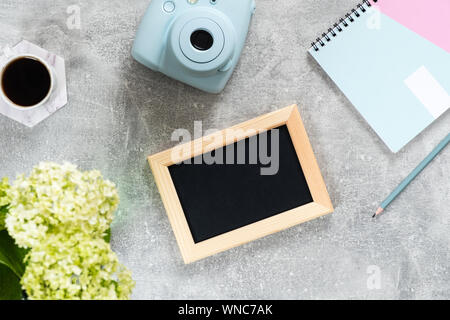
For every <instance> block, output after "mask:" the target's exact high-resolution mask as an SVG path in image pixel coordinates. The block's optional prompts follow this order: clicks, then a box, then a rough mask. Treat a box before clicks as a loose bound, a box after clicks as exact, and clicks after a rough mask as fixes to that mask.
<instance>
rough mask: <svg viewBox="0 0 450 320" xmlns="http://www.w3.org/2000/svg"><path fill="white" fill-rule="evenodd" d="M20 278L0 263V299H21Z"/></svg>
mask: <svg viewBox="0 0 450 320" xmlns="http://www.w3.org/2000/svg"><path fill="white" fill-rule="evenodd" d="M21 299H22V287H21V285H20V279H19V278H18V277H17V276H16V275H15V274H14V272H12V271H11V269H9V268H8V267H6V266H4V265H2V264H0V300H21Z"/></svg>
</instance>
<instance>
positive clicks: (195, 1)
mask: <svg viewBox="0 0 450 320" xmlns="http://www.w3.org/2000/svg"><path fill="white" fill-rule="evenodd" d="M188 2H189V3H190V4H196V3H197V2H198V0H188Z"/></svg>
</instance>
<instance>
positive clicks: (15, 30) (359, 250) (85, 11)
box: [0, 0, 450, 299]
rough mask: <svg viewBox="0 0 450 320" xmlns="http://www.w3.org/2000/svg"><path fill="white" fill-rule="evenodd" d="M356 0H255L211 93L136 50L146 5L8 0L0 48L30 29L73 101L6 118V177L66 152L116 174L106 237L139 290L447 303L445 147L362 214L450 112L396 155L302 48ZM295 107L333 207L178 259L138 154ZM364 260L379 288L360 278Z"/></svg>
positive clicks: (364, 274) (449, 187)
mask: <svg viewBox="0 0 450 320" xmlns="http://www.w3.org/2000/svg"><path fill="white" fill-rule="evenodd" d="M355 2H356V1H355V0H339V1H338V0H333V1H330V0H320V1H318V0H302V1H300V0H283V1H275V0H257V6H258V9H257V13H256V16H255V18H254V20H253V22H252V25H251V31H250V34H249V37H248V42H247V44H246V47H245V50H244V53H243V56H242V59H241V61H240V63H239V66H238V68H237V69H236V72H235V73H234V76H233V78H232V79H231V81H230V83H229V85H228V86H227V88H226V90H225V91H224V92H223V93H222V94H220V95H217V96H216V95H208V94H204V93H201V92H199V91H197V90H195V89H192V88H190V87H188V86H185V85H183V84H180V83H177V82H175V81H173V80H171V79H168V78H167V77H165V76H163V75H161V74H157V73H154V72H152V71H149V70H147V69H145V68H144V67H142V66H141V65H139V64H138V63H136V62H135V61H133V59H132V58H131V56H130V54H129V52H130V48H131V45H132V42H133V37H134V34H135V30H136V28H137V25H138V23H139V21H140V18H141V16H142V15H143V13H144V10H145V9H146V7H147V4H148V1H147V0H96V1H94V0H73V1H72V0H71V1H51V0H2V1H1V2H0V46H5V45H7V44H14V43H16V42H18V41H19V40H21V39H27V40H30V41H32V42H35V43H37V44H38V45H40V46H43V47H45V48H47V49H48V50H51V51H54V52H56V53H58V54H60V55H62V56H63V57H65V59H66V64H67V77H68V92H69V104H68V105H67V106H66V107H65V108H64V109H62V110H60V111H58V112H57V113H56V114H55V115H53V116H52V117H50V118H49V119H47V120H45V121H44V122H43V123H41V124H39V125H38V126H37V127H35V128H33V129H28V128H25V127H24V126H22V125H19V124H18V123H15V122H13V121H11V120H9V119H7V118H4V117H0V152H1V156H0V159H1V166H0V176H5V175H6V176H9V177H11V178H13V177H14V176H15V175H16V174H17V173H21V172H29V170H30V169H31V168H32V166H33V165H34V164H36V163H38V162H39V161H42V160H52V161H63V160H68V161H71V162H73V163H76V164H78V165H79V166H80V167H81V168H83V169H91V168H97V169H100V170H101V171H102V172H103V173H104V175H105V176H106V177H108V178H110V179H111V180H113V181H114V182H116V183H117V184H118V186H119V189H120V196H121V205H120V210H119V212H118V214H117V218H116V221H115V224H114V228H113V236H112V244H113V248H114V249H115V250H116V251H117V252H118V254H119V256H120V259H121V261H122V262H123V263H125V264H126V265H127V266H128V267H129V268H131V269H132V271H133V275H134V278H135V279H136V282H137V285H136V289H135V291H134V294H133V298H135V299H167V298H172V299H178V298H180V299H184V298H187V299H247V298H249V299H259V298H268V299H320V298H324V299H356V298H361V299H375V298H382V299H391V298H392V299H420V298H425V299H436V298H445V299H448V298H450V266H449V261H450V249H449V248H450V232H449V231H450V227H449V213H450V212H449V211H450V210H449V208H450V203H449V202H450V200H449V199H450V183H449V177H450V165H449V163H450V150H447V151H446V152H444V153H443V154H441V155H440V156H439V157H438V158H437V159H436V160H435V161H434V162H433V164H432V165H431V166H430V167H429V168H428V169H427V170H426V172H424V174H423V175H421V176H420V178H419V179H418V180H417V181H415V182H414V183H413V184H412V185H411V187H410V188H409V189H408V190H407V192H405V193H404V194H402V195H401V197H400V198H399V199H398V200H397V201H396V202H395V203H394V204H393V205H392V207H391V208H390V210H389V214H387V215H385V216H383V217H382V218H381V219H379V220H378V221H373V220H372V219H371V214H372V212H373V210H374V209H375V208H376V207H377V206H378V203H379V201H380V200H382V199H383V198H384V197H385V196H386V194H387V192H388V191H390V190H391V189H392V188H393V187H395V186H396V184H397V183H398V182H399V181H400V180H401V179H402V178H403V177H404V176H405V175H406V174H407V173H409V171H410V170H411V169H412V168H413V167H414V166H415V165H416V164H417V163H418V162H420V160H422V158H423V157H424V156H425V155H426V154H427V153H428V152H429V151H431V150H432V148H433V147H434V146H435V145H436V144H437V143H438V142H439V141H440V140H441V139H442V138H443V137H444V136H445V135H446V134H447V133H448V132H449V129H450V114H449V113H447V114H446V115H444V116H443V117H442V118H441V119H440V120H439V121H437V122H436V123H435V124H434V125H433V126H432V127H430V128H429V129H427V130H426V131H425V132H423V133H422V134H421V135H420V136H419V137H418V138H416V139H415V140H414V141H413V142H412V143H411V144H409V145H408V146H407V147H406V148H404V149H403V150H402V151H401V152H400V153H398V154H392V153H391V152H389V151H388V149H387V148H386V147H385V146H384V145H383V143H382V142H381V141H380V140H379V139H378V138H377V137H376V135H375V133H374V132H373V131H372V130H371V129H370V127H369V126H368V125H367V124H366V123H365V122H364V120H363V119H362V118H361V117H360V116H359V115H358V113H357V112H356V111H355V110H354V109H353V107H352V106H351V104H350V103H349V102H348V101H347V100H346V98H345V97H344V96H343V94H342V93H340V91H339V90H338V89H337V87H336V86H335V85H334V84H333V82H332V81H331V80H330V79H329V78H328V77H327V76H326V75H325V73H324V72H323V71H322V70H321V68H320V67H319V66H318V65H317V64H316V63H315V62H314V61H313V59H312V58H310V57H309V56H308V54H307V52H306V50H307V49H308V47H309V44H310V42H311V40H312V39H314V38H315V37H316V36H317V35H318V34H319V33H321V32H322V31H323V30H326V28H328V26H329V25H330V24H331V23H333V22H334V21H335V20H336V18H338V17H340V16H341V15H343V14H345V13H346V12H347V10H348V9H349V8H351V7H353V6H354V5H355ZM69 5H78V6H80V8H81V29H80V30H69V29H68V28H67V26H66V20H67V17H68V15H67V13H66V10H67V7H68V6H69ZM292 103H298V104H299V106H300V107H299V108H300V111H301V113H302V116H303V118H304V121H305V125H306V128H307V130H308V133H309V135H310V139H311V142H312V145H313V147H314V150H315V152H316V156H317V159H318V162H319V165H320V167H321V168H322V172H323V175H324V178H325V181H326V183H327V185H328V189H329V192H330V195H331V197H332V200H333V203H334V205H335V207H336V212H335V213H334V214H333V215H330V216H327V217H324V218H322V219H318V220H315V221H312V222H309V223H306V224H303V225H301V226H298V227H294V228H292V229H289V230H287V231H283V232H280V233H278V234H275V235H272V236H269V237H266V238H264V239H261V240H258V241H255V242H252V243H250V244H247V245H245V246H242V247H239V248H236V249H233V250H230V251H228V252H225V253H222V254H219V255H216V256H214V257H211V258H208V259H206V260H203V261H200V262H198V263H194V264H191V265H188V266H185V265H184V264H183V263H182V260H181V256H180V254H179V251H178V247H177V245H176V242H175V238H174V236H173V234H172V231H171V227H170V225H169V221H168V219H167V217H166V214H165V211H164V208H163V205H162V202H161V199H160V196H159V193H158V191H157V188H156V185H155V182H154V179H153V176H152V174H151V172H150V170H149V167H148V165H147V162H146V156H147V155H149V154H152V153H155V152H159V151H162V150H165V149H166V148H168V147H171V146H174V145H175V143H174V142H171V141H170V136H171V133H172V132H173V130H174V129H176V128H187V129H189V130H193V122H194V121H196V120H199V121H200V120H201V121H203V124H204V127H205V129H209V128H217V129H223V128H227V127H229V126H231V125H234V124H237V123H239V122H242V121H244V120H248V119H251V118H253V117H255V116H258V115H261V114H263V113H266V112H269V111H272V110H276V109H278V108H281V107H284V106H287V105H290V104H292ZM373 266H375V267H373ZM374 270H375V272H376V271H377V270H379V271H380V276H381V278H380V279H381V285H380V287H379V288H378V289H377V288H373V286H371V285H369V286H368V285H367V282H368V281H369V284H370V283H372V282H371V280H373V279H374V278H373V277H371V272H373V271H374Z"/></svg>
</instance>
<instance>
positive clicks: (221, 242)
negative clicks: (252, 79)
mask: <svg viewBox="0 0 450 320" xmlns="http://www.w3.org/2000/svg"><path fill="white" fill-rule="evenodd" d="M284 125H286V126H287V128H288V130H289V134H290V136H291V139H292V142H293V145H294V147H295V151H296V154H297V156H298V159H299V162H300V165H301V167H302V169H303V172H304V175H305V178H306V181H307V183H308V186H309V189H310V191H311V196H312V198H313V202H312V203H309V204H306V205H304V206H301V207H298V208H295V209H292V210H289V211H287V212H283V213H280V214H278V215H275V216H272V217H270V218H267V219H265V220H262V221H258V222H256V223H253V224H250V225H247V226H244V227H242V228H239V229H236V230H233V231H231V232H228V233H225V234H222V235H219V236H216V237H214V238H211V239H209V240H205V241H203V242H200V243H195V242H194V239H193V237H192V234H191V231H190V229H189V225H188V222H187V220H186V216H185V214H184V212H183V208H182V205H181V203H180V200H179V197H178V195H177V192H176V189H175V186H174V183H173V181H172V178H171V175H170V172H169V167H170V166H172V165H175V163H174V162H173V160H172V150H173V149H169V150H166V151H164V152H160V153H158V154H155V155H152V156H150V157H148V161H149V163H150V166H151V169H152V171H153V174H154V177H155V181H156V184H157V187H158V189H159V191H160V194H161V198H162V201H163V204H164V207H165V209H166V212H167V215H168V217H169V220H170V223H171V225H172V229H173V232H174V234H175V237H176V240H177V242H178V245H179V248H180V251H181V254H182V257H183V260H184V262H185V263H186V264H188V263H191V262H194V261H197V260H200V259H203V258H206V257H208V256H211V255H214V254H216V253H219V252H222V251H225V250H228V249H231V248H233V247H237V246H240V245H242V244H245V243H247V242H250V241H253V240H256V239H258V238H261V237H264V236H267V235H269V234H272V233H276V232H278V231H281V230H284V229H287V228H290V227H292V226H295V225H298V224H301V223H304V222H306V221H309V220H312V219H315V218H318V217H320V216H323V215H326V214H329V213H332V212H333V210H334V209H333V205H332V203H331V200H330V197H329V195H328V192H327V188H326V185H325V182H324V180H323V178H322V175H321V172H320V169H319V166H318V164H317V161H316V158H315V156H314V153H313V149H312V147H311V144H310V142H309V138H308V136H307V133H306V130H305V127H304V125H303V122H302V119H301V117H300V113H299V111H298V108H297V105H292V106H290V107H287V108H284V109H281V110H278V111H275V112H272V113H269V114H266V115H263V116H260V117H258V118H255V119H253V120H250V121H247V122H244V123H241V124H239V125H237V126H234V127H231V128H229V129H226V130H235V131H236V132H242V136H239V137H237V139H236V140H235V141H225V142H224V143H221V144H218V143H217V142H214V141H215V139H208V138H211V136H208V137H203V138H201V139H197V140H194V141H192V142H189V143H187V144H186V145H185V146H186V147H187V146H188V145H189V147H190V150H192V152H191V153H190V154H189V155H186V156H185V157H184V158H183V159H177V160H178V163H179V162H180V160H181V161H184V160H188V159H191V158H194V157H197V156H199V155H201V154H204V153H207V152H210V151H212V150H215V149H218V148H222V147H224V146H226V145H229V144H232V143H235V142H237V141H241V140H244V139H247V138H249V137H250V136H247V135H246V134H245V133H246V132H249V131H256V132H258V131H261V130H271V129H274V128H278V127H281V126H284ZM226 130H223V131H220V132H218V133H215V134H213V135H216V134H224V135H225V131H226ZM210 141H213V142H210Z"/></svg>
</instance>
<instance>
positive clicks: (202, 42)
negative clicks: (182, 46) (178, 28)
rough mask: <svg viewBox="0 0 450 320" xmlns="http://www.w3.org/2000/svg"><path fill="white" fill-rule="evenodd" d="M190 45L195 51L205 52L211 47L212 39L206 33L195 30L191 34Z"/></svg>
mask: <svg viewBox="0 0 450 320" xmlns="http://www.w3.org/2000/svg"><path fill="white" fill-rule="evenodd" d="M191 44H192V46H193V47H194V48H195V49H197V50H200V51H206V50H208V49H210V48H211V47H212V46H213V44H214V39H213V37H212V35H211V34H210V33H209V32H208V31H205V30H197V31H194V32H193V33H192V34H191Z"/></svg>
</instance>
